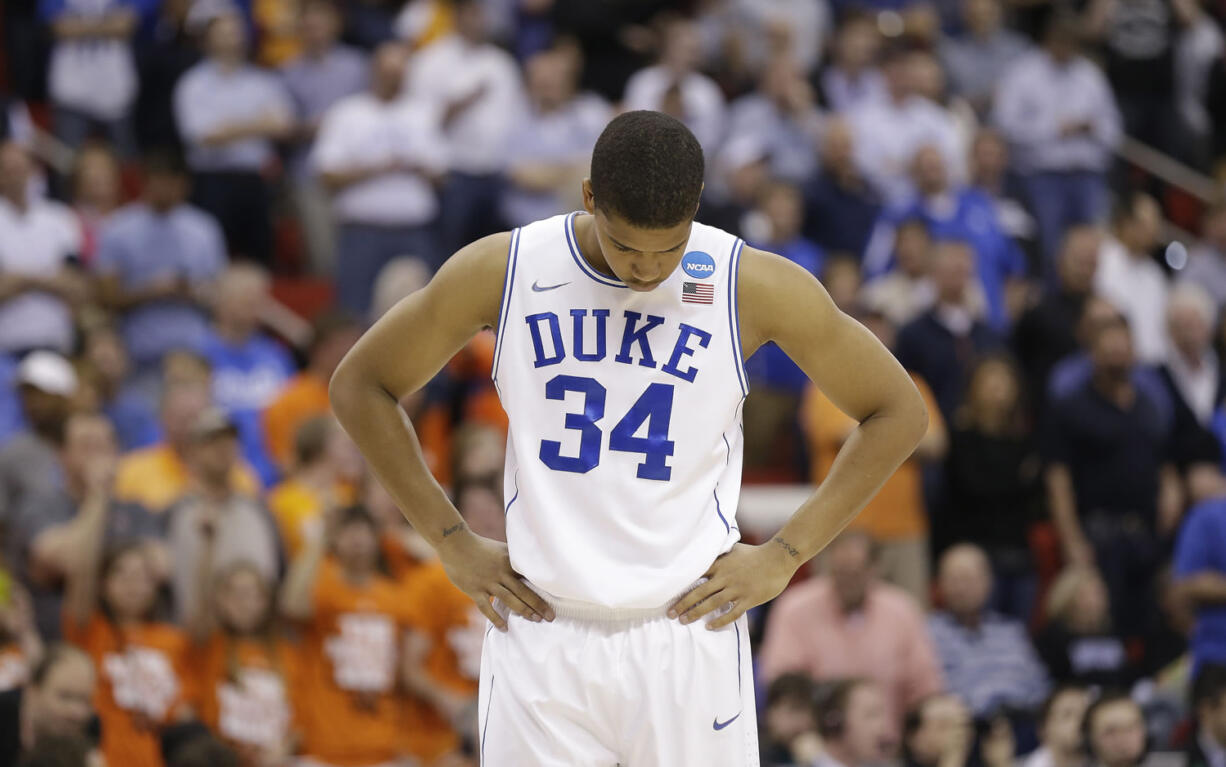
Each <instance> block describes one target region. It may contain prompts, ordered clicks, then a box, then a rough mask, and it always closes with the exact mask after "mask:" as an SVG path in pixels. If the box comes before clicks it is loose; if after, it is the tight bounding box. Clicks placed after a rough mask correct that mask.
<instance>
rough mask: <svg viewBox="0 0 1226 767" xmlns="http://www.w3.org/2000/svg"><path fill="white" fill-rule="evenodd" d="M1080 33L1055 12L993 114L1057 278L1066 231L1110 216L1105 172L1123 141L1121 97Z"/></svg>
mask: <svg viewBox="0 0 1226 767" xmlns="http://www.w3.org/2000/svg"><path fill="white" fill-rule="evenodd" d="M1079 34H1080V27H1079V25H1078V23H1077V21H1076V20H1075V19H1073V18H1071V17H1070V16H1068V15H1066V13H1064V12H1061V13H1053V14H1052V15H1051V19H1050V21H1049V22H1048V24H1047V28H1046V31H1045V34H1044V37H1043V47H1042V49H1040V50H1036V51H1034V52H1033V53H1029V54H1027V55H1025V56H1023V57H1022V58H1020V59H1018V60H1017V61H1016V62H1014V63H1013V64H1012V66H1010V67H1009V69H1008V70H1007V71H1006V72H1005V74H1004V75H1003V76H1002V77H1001V79H1000V81H999V83H997V86H996V101H995V105H994V108H993V121H994V122H995V123H996V125H997V126H998V127H999V128H1000V129H1001V132H1002V133H1004V135H1005V137H1006V138H1007V139H1009V141H1010V142H1012V143H1013V145H1014V147H1015V149H1016V150H1017V155H1016V161H1017V164H1018V168H1019V170H1021V171H1022V172H1023V174H1024V175H1025V178H1026V180H1027V185H1028V187H1029V189H1030V204H1031V205H1032V206H1033V210H1034V214H1035V218H1036V219H1037V221H1038V224H1039V241H1040V243H1041V244H1042V248H1043V253H1044V263H1045V264H1046V268H1045V269H1044V272H1045V274H1046V276H1047V278H1048V279H1049V280H1050V279H1052V278H1054V276H1055V274H1054V268H1053V267H1054V258H1055V255H1056V253H1057V249H1058V248H1059V246H1060V242H1061V240H1062V239H1063V237H1064V232H1065V231H1066V230H1067V229H1068V228H1069V227H1071V226H1074V225H1076V224H1084V223H1092V222H1097V221H1099V220H1101V219H1102V218H1103V217H1104V216H1105V215H1106V213H1107V185H1106V176H1105V174H1106V171H1107V169H1108V167H1109V166H1110V164H1111V156H1112V152H1113V151H1114V150H1115V147H1116V144H1117V143H1118V142H1119V140H1120V118H1119V112H1118V111H1116V107H1115V97H1114V96H1113V95H1112V93H1111V87H1110V86H1109V85H1108V84H1107V79H1106V78H1105V77H1103V74H1102V72H1101V71H1099V69H1098V67H1097V66H1095V65H1094V64H1093V63H1092V62H1090V61H1089V59H1086V58H1085V57H1084V56H1082V55H1081V53H1080V50H1079Z"/></svg>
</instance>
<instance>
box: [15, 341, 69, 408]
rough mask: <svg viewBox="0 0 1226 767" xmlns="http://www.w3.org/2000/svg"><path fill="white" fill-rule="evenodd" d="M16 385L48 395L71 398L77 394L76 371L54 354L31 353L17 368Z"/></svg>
mask: <svg viewBox="0 0 1226 767" xmlns="http://www.w3.org/2000/svg"><path fill="white" fill-rule="evenodd" d="M17 383H18V384H24V385H26V386H33V387H34V388H35V389H38V390H39V391H44V392H46V393H48V394H58V395H60V396H61V397H71V396H73V395H74V394H76V393H77V371H75V370H73V368H72V363H71V362H69V361H68V360H66V359H64V358H63V357H62V356H60V355H59V354H56V353H55V352H47V351H38V352H31V353H30V354H27V355H26V357H25V359H23V360H22V361H21V364H20V365H18V366H17Z"/></svg>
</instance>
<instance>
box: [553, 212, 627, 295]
mask: <svg viewBox="0 0 1226 767" xmlns="http://www.w3.org/2000/svg"><path fill="white" fill-rule="evenodd" d="M578 215H579V211H575V212H574V213H571V214H570V215H569V216H567V217H566V223H565V224H563V226H562V230H563V231H564V232H565V233H566V245H567V247H569V248H570V255H571V258H573V259H575V264H576V265H577V266H578V267H579V271H581V272H583V273H584V274H586V275H587V276H588V277H591V278H592V279H593V280H595V281H596V282H599V283H600V284H601V285H605V286H607V287H610V288H625V287H626V283H624V282H622V281H621V280H619V279H617V278H615V277H608V276H606V275H603V274H601V273H600V272H598V271H596V270H595V269H593V268H592V265H591V264H589V263H588V262H587V261H585V260H584V258H583V254H581V253H580V252H579V245H578V243H579V238H578V237H576V236H575V216H578Z"/></svg>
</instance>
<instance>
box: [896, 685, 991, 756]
mask: <svg viewBox="0 0 1226 767" xmlns="http://www.w3.org/2000/svg"><path fill="white" fill-rule="evenodd" d="M974 742H975V728H974V720H973V719H972V718H971V712H970V710H969V709H968V708H967V707H966V704H965V703H963V702H962V700H961V699H960V698H959V697H958V696H957V695H950V694H946V693H936V694H934V695H929V696H928V697H926V698H922V699H920V700H919V701H917V702H916V703H915V705H914V706H912V707H911V708H909V709H907V715H906V717H905V718H904V719H903V727H902V755H903V764H904V765H905V767H965V765H967V764H968V763H969V761H970V756H971V747H972V746H973V745H974Z"/></svg>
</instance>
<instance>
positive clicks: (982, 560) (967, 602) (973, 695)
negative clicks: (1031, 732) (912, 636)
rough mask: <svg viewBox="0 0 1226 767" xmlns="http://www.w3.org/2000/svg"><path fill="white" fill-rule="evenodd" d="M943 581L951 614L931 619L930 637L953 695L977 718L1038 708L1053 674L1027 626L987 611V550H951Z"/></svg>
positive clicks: (989, 578)
mask: <svg viewBox="0 0 1226 767" xmlns="http://www.w3.org/2000/svg"><path fill="white" fill-rule="evenodd" d="M984 511H986V510H984ZM937 579H938V580H937V584H938V587H939V588H940V592H941V599H942V602H943V604H944V606H945V610H944V611H941V612H936V613H933V615H932V616H931V617H930V618H929V619H928V631H929V633H930V634H931V635H932V644H933V646H934V647H936V650H937V655H938V656H939V657H940V659H941V666H942V669H943V671H944V672H945V681H946V684H947V685H948V688H949V690H950V692H953V693H956V694H957V695H958V696H959V697H961V698H962V700H964V701H966V703H967V705H968V706H970V709H971V713H973V714H974V715H975V717H976V718H986V717H991V716H993V715H994V714H996V713H997V712H999V711H1000V710H1001V709H1004V708H1008V709H1022V710H1033V709H1035V708H1037V707H1038V706H1039V704H1040V703H1042V701H1043V697H1044V696H1045V695H1046V694H1047V687H1048V683H1047V674H1046V672H1045V671H1044V668H1043V664H1042V662H1041V661H1040V660H1039V656H1038V654H1037V653H1036V652H1035V649H1034V646H1033V645H1032V644H1031V643H1030V638H1029V636H1028V635H1027V633H1026V626H1025V625H1024V624H1023V623H1022V622H1021V621H1020V620H1017V619H1014V618H1006V617H1005V616H1003V615H998V614H996V613H993V612H991V611H989V610H988V609H987V604H988V598H989V596H990V595H991V592H992V573H991V568H990V567H989V565H988V558H987V554H986V553H984V550H983V549H981V548H979V547H978V546H975V545H973V544H969V543H966V544H960V545H957V546H954V547H952V548H950V549H948V550H946V552H945V554H944V555H942V557H941V563H940V570H939V572H938V574H937Z"/></svg>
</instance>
